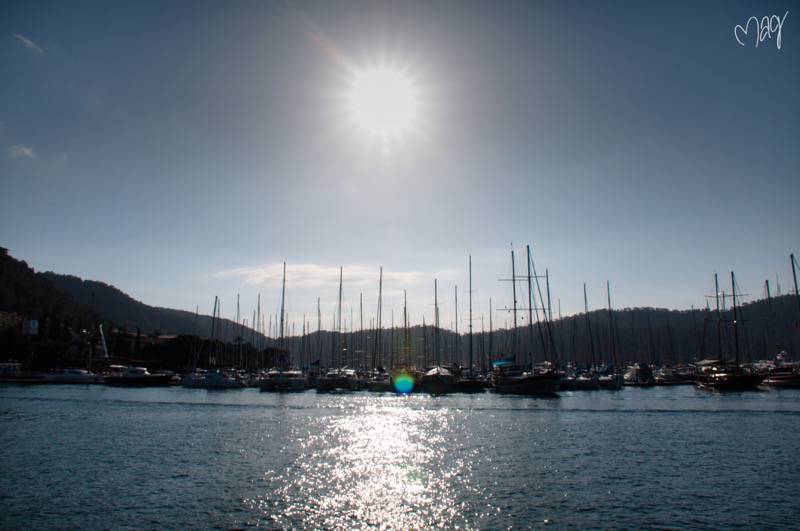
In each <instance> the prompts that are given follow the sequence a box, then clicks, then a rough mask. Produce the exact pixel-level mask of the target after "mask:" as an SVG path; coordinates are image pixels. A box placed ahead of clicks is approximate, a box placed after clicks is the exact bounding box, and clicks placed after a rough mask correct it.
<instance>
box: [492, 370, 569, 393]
mask: <svg viewBox="0 0 800 531" xmlns="http://www.w3.org/2000/svg"><path fill="white" fill-rule="evenodd" d="M560 382H561V375H560V374H559V373H558V372H556V371H551V370H546V371H541V372H535V371H524V370H522V369H519V368H515V367H509V368H506V367H503V368H499V369H497V370H495V373H494V374H493V375H492V383H493V384H494V391H495V392H497V393H506V394H513V395H539V396H558V395H557V391H558V389H559V384H560Z"/></svg>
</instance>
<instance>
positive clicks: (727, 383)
mask: <svg viewBox="0 0 800 531" xmlns="http://www.w3.org/2000/svg"><path fill="white" fill-rule="evenodd" d="M731 285H732V292H733V323H732V324H733V338H734V347H735V352H736V359H735V363H734V364H730V363H726V361H725V359H724V357H723V356H722V345H721V339H722V334H721V326H722V320H721V318H720V317H721V316H720V309H719V281H718V279H717V275H716V273H715V274H714V287H715V297H716V301H717V341H718V342H717V349H718V351H717V352H718V354H719V359H718V360H708V361H704V362H701V363H697V371H698V373H697V376H696V377H695V382H696V383H697V385H698V386H699V387H702V388H705V389H713V390H717V391H747V390H753V389H756V388H757V387H758V386H759V385H760V384H761V382H762V380H763V379H764V376H763V375H761V374H758V373H756V372H754V371H753V370H751V369H749V368H745V367H743V366H742V365H741V363H740V360H739V319H738V317H739V316H738V313H737V307H736V278H735V276H734V274H733V271H731Z"/></svg>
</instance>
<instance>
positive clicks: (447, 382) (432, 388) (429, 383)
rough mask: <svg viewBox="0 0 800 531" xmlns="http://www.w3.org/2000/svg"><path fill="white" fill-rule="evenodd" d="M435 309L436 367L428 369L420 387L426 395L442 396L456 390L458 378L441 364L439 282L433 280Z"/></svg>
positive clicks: (434, 344) (434, 346)
mask: <svg viewBox="0 0 800 531" xmlns="http://www.w3.org/2000/svg"><path fill="white" fill-rule="evenodd" d="M433 294H434V295H433V297H434V298H433V300H434V302H433V307H434V310H433V311H434V329H433V349H434V354H433V359H434V365H433V366H432V367H428V368H427V369H426V370H425V372H424V374H423V375H422V381H421V382H420V386H421V387H422V390H423V391H424V392H426V393H430V394H435V395H441V394H446V393H452V392H453V391H454V390H455V388H456V377H455V376H454V375H453V373H452V372H451V371H450V369H448V368H447V367H444V366H443V365H442V364H441V360H440V359H439V356H440V347H439V286H438V280H437V279H434V280H433Z"/></svg>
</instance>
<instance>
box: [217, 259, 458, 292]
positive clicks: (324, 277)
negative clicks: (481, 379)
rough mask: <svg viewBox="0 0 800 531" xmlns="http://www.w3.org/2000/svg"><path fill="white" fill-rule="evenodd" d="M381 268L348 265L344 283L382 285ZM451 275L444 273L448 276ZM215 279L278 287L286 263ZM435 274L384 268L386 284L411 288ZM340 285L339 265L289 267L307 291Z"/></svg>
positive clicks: (289, 275)
mask: <svg viewBox="0 0 800 531" xmlns="http://www.w3.org/2000/svg"><path fill="white" fill-rule="evenodd" d="M378 272H379V268H378V266H369V265H354V266H345V267H344V269H343V271H342V276H343V281H344V282H345V283H346V284H348V285H354V284H355V285H371V284H377V282H378ZM449 273H450V272H449V271H448V272H441V273H439V274H441V275H445V276H446V275H447V274H449ZM211 276H212V277H214V278H241V279H243V280H244V282H245V284H247V285H250V286H267V285H275V284H278V283H280V282H281V279H282V278H283V264H281V263H278V264H263V265H258V266H249V267H238V268H234V269H227V270H225V271H219V272H216V273H213V274H212V275H211ZM433 276H434V275H433V274H431V273H422V272H419V271H391V270H388V269H386V268H384V269H383V282H384V284H386V283H390V284H395V283H396V284H400V285H409V284H413V283H416V282H418V281H420V280H422V279H424V278H428V277H430V278H433ZM338 282H339V266H331V265H323V264H291V265H287V266H286V283H287V284H290V285H294V286H302V287H304V288H316V287H319V286H326V285H327V286H329V285H335V284H336V283H338Z"/></svg>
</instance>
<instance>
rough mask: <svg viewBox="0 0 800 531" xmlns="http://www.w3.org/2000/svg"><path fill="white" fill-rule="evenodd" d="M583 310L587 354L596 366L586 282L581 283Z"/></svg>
mask: <svg viewBox="0 0 800 531" xmlns="http://www.w3.org/2000/svg"><path fill="white" fill-rule="evenodd" d="M583 308H584V310H585V311H586V331H587V333H588V335H589V352H590V353H591V355H592V365H596V364H597V362H596V361H595V355H594V336H592V320H591V318H590V317H589V299H588V298H587V297H586V282H584V283H583Z"/></svg>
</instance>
